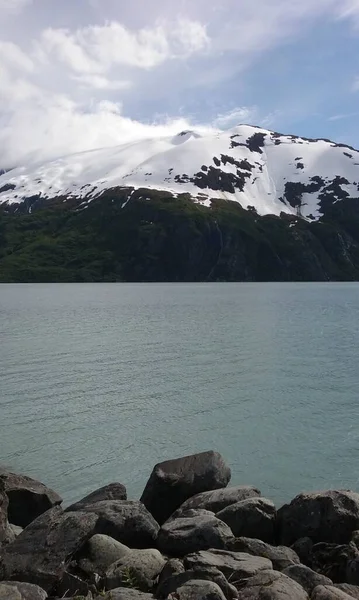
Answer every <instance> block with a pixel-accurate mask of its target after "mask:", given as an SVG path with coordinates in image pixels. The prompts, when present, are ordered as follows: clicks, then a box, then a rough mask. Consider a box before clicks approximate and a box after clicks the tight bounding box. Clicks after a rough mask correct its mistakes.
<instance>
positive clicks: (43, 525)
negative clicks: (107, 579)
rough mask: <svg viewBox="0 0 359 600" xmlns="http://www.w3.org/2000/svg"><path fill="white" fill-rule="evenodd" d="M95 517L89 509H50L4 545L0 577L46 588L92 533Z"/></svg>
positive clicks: (61, 575) (55, 582)
mask: <svg viewBox="0 0 359 600" xmlns="http://www.w3.org/2000/svg"><path fill="white" fill-rule="evenodd" d="M97 520H98V517H97V515H96V514H92V513H86V512H85V513H84V512H72V513H64V512H63V510H62V509H61V508H60V507H54V508H52V509H50V510H49V511H47V512H46V513H44V514H43V515H41V516H40V517H38V518H37V519H36V520H35V521H33V522H32V523H31V524H30V525H28V527H26V529H24V531H23V532H22V533H21V534H20V535H19V536H18V537H17V538H16V540H15V541H14V542H13V543H12V544H10V545H9V546H6V548H5V550H4V552H3V558H2V563H1V566H0V578H2V579H9V580H13V581H26V582H28V583H34V584H36V585H39V586H40V587H42V588H43V589H44V590H46V591H47V592H49V591H50V590H51V589H52V588H53V587H54V586H55V585H56V584H57V583H59V582H60V581H61V579H62V577H63V575H64V573H65V570H66V567H67V565H68V563H69V562H70V560H71V557H72V556H73V555H74V554H75V553H76V552H77V551H78V550H79V549H80V547H81V546H82V545H83V544H84V543H85V542H86V541H87V540H88V539H89V538H90V537H91V536H92V535H93V534H94V532H95V529H96V524H97Z"/></svg>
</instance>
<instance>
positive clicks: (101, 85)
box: [72, 75, 132, 90]
mask: <svg viewBox="0 0 359 600" xmlns="http://www.w3.org/2000/svg"><path fill="white" fill-rule="evenodd" d="M72 79H73V80H74V81H77V82H78V83H79V84H81V85H82V86H83V87H85V88H93V89H95V90H126V89H128V88H130V87H131V86H132V83H131V81H126V80H122V81H120V80H116V79H107V78H106V77H103V76H102V75H74V76H73V78H72Z"/></svg>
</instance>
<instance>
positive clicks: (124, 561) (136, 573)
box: [105, 549, 166, 592]
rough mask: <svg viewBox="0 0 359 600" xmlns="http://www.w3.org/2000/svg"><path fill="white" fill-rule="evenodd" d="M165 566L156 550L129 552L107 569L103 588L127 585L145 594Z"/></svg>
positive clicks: (108, 588)
mask: <svg viewBox="0 0 359 600" xmlns="http://www.w3.org/2000/svg"><path fill="white" fill-rule="evenodd" d="M165 564H166V561H165V559H164V558H163V556H162V554H161V553H160V552H159V551H158V550H154V549H148V550H131V551H130V552H127V554H125V556H123V557H122V558H120V560H118V561H117V562H115V563H114V564H113V565H111V566H110V567H109V569H108V570H107V572H106V577H105V587H106V589H107V590H112V589H116V588H117V587H120V586H126V585H128V586H130V587H136V588H137V589H139V590H140V591H141V592H147V591H149V590H151V589H152V587H153V585H154V582H155V580H156V579H157V577H158V576H159V574H160V573H161V571H162V569H163V568H164V566H165Z"/></svg>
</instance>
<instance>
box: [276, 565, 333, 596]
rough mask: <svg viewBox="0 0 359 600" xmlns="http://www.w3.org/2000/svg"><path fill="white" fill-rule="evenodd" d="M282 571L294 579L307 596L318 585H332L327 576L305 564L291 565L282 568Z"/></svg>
mask: <svg viewBox="0 0 359 600" xmlns="http://www.w3.org/2000/svg"><path fill="white" fill-rule="evenodd" d="M283 573H284V575H287V576H288V577H290V578H291V579H294V581H297V582H298V583H299V584H300V585H301V586H302V588H304V589H305V591H306V592H307V594H309V596H310V595H311V593H312V591H313V590H314V588H315V587H317V586H318V585H333V582H332V581H331V579H329V577H325V575H320V574H319V573H316V572H315V571H313V570H312V569H310V568H309V567H306V566H305V565H292V566H291V567H288V568H287V569H284V571H283Z"/></svg>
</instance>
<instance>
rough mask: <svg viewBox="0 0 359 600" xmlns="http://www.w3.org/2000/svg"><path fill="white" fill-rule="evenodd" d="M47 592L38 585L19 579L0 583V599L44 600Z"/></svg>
mask: <svg viewBox="0 0 359 600" xmlns="http://www.w3.org/2000/svg"><path fill="white" fill-rule="evenodd" d="M46 598H47V593H46V592H45V590H43V589H41V588H40V587H39V586H38V585H33V584H32V583H24V582H19V581H2V582H1V583H0V600H46Z"/></svg>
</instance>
